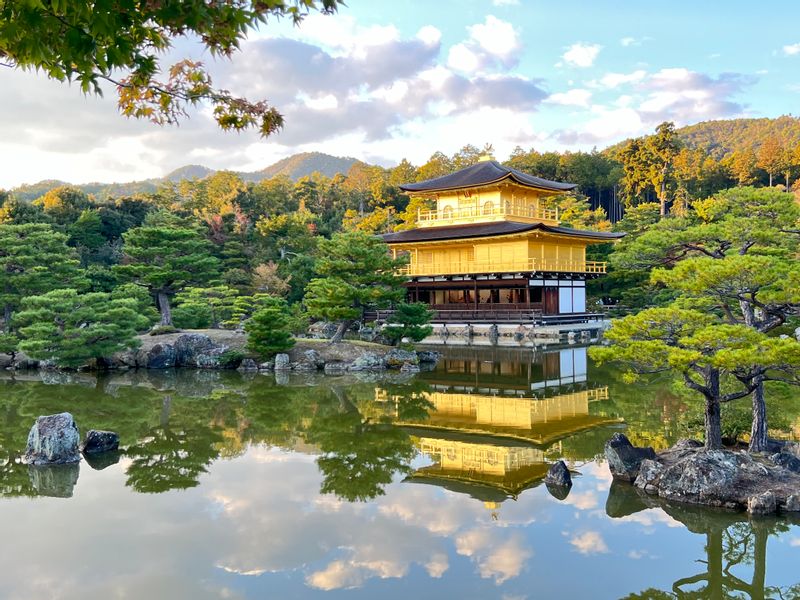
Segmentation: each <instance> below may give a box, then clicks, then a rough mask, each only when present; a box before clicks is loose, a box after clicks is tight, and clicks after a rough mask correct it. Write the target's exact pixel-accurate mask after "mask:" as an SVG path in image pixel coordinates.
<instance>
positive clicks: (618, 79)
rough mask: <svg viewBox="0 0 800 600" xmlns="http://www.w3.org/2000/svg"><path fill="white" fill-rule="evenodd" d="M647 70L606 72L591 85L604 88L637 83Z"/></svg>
mask: <svg viewBox="0 0 800 600" xmlns="http://www.w3.org/2000/svg"><path fill="white" fill-rule="evenodd" d="M646 75H647V72H646V71H644V70H643V69H639V70H636V71H633V72H631V73H606V74H605V75H603V76H602V77H601V78H600V79H599V80H598V81H596V82H592V84H593V85H595V86H598V87H604V88H615V87H619V86H621V85H624V84H630V83H638V82H640V81H642V80H643V79H644V78H645V76H646Z"/></svg>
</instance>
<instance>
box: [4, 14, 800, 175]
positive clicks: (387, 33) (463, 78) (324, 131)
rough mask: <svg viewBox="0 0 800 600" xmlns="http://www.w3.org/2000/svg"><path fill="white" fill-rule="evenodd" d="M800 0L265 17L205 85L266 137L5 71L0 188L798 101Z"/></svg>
mask: <svg viewBox="0 0 800 600" xmlns="http://www.w3.org/2000/svg"><path fill="white" fill-rule="evenodd" d="M799 21H800V4H795V3H793V2H788V1H786V2H762V3H746V2H741V1H736V2H711V1H705V2H703V1H700V0H695V1H694V2H686V1H674V2H632V1H627V2H589V1H577V0H563V1H559V2H553V1H548V2H545V1H529V0H519V1H514V0H472V1H469V2H456V1H446V0H441V1H438V2H411V1H406V2H388V1H383V0H380V1H371V2H365V1H363V0H361V1H359V0H351V1H350V2H349V6H347V7H343V8H342V9H341V10H340V12H339V14H338V15H335V16H330V17H327V16H321V15H315V16H312V17H310V18H309V19H307V20H306V21H305V22H304V24H303V25H301V26H300V27H299V28H295V27H292V26H291V25H290V24H289V23H286V22H282V23H270V24H268V25H267V26H266V27H264V28H262V29H261V30H260V31H258V32H254V33H253V35H252V36H250V39H249V40H248V41H247V42H246V43H245V44H244V45H243V47H242V51H241V52H240V53H239V54H237V55H236V56H235V57H234V58H233V60H231V61H223V62H218V63H214V62H213V61H210V60H209V59H208V57H207V56H205V55H203V53H202V52H200V51H199V50H198V48H197V47H196V46H194V45H192V44H191V43H189V42H182V43H180V44H179V45H178V46H177V47H176V49H175V52H174V57H176V58H177V57H182V56H184V55H186V54H190V55H193V56H195V57H200V58H202V59H204V60H206V61H208V62H209V63H211V64H210V68H211V71H212V73H213V75H214V78H215V82H216V83H217V84H219V85H222V86H224V87H226V88H228V89H231V90H232V91H234V92H236V93H241V94H244V95H247V96H248V97H249V98H253V99H262V98H266V99H268V100H269V101H271V102H272V103H273V104H274V105H276V106H277V107H278V108H279V109H280V110H281V111H282V112H283V113H284V114H285V116H286V127H285V129H284V130H283V131H282V132H281V133H280V134H279V135H277V136H275V137H274V138H270V139H269V140H266V141H262V140H259V139H258V137H257V136H256V135H254V134H251V133H247V134H242V135H236V134H225V133H221V132H219V131H217V129H216V128H215V126H214V124H213V122H212V120H211V118H210V115H209V113H208V110H207V109H200V110H199V111H197V112H196V113H194V114H192V116H191V119H189V120H188V121H186V122H184V123H183V124H182V125H181V126H180V127H168V128H158V127H156V126H153V125H150V124H149V123H144V122H132V121H128V120H126V119H124V118H123V117H120V116H119V115H118V114H117V112H116V106H115V101H114V92H113V90H109V93H108V94H106V97H105V98H103V99H98V98H85V97H83V96H81V94H80V92H79V91H78V90H77V89H75V88H70V87H68V86H63V85H61V84H58V83H54V82H49V81H47V80H45V79H44V78H42V77H41V76H36V75H31V74H28V73H19V72H13V71H10V70H4V71H3V72H0V127H2V130H3V131H4V133H5V135H4V136H2V138H0V152H2V153H3V155H4V156H5V157H8V159H7V160H5V161H4V162H5V165H4V168H3V169H2V170H0V187H2V186H6V187H8V186H11V185H17V184H19V183H22V182H32V181H36V180H39V179H43V178H59V179H64V180H66V181H71V182H84V181H90V180H101V181H125V180H131V179H137V178H143V177H158V176H161V175H163V174H165V173H166V172H168V171H170V170H171V169H173V168H176V167H178V166H181V165H184V164H187V163H201V164H205V165H207V166H210V167H214V168H234V169H248V170H251V169H259V168H263V167H264V166H266V165H267V164H270V163H271V162H274V161H275V160H277V159H279V158H282V157H284V156H288V155H290V154H292V153H294V152H298V151H310V150H319V151H323V152H328V153H331V154H337V155H349V156H354V157H356V158H359V159H363V160H367V161H371V162H378V163H381V164H384V165H387V166H388V165H392V164H394V163H396V162H397V161H399V160H400V159H402V158H404V157H405V158H408V159H410V160H411V161H412V162H414V163H416V164H419V163H422V162H424V161H425V160H426V159H427V158H428V157H429V156H430V155H431V154H432V153H433V152H434V151H436V150H442V151H445V152H447V153H452V152H455V151H456V150H458V148H460V147H461V146H463V145H465V144H468V143H472V144H475V145H482V144H484V143H486V142H488V143H492V144H493V145H494V147H495V149H496V155H497V157H498V158H500V159H503V158H505V157H506V156H507V155H508V153H509V152H510V151H511V150H512V149H513V148H514V147H515V146H517V145H520V146H522V147H524V148H531V147H534V148H537V149H540V150H561V151H564V150H581V149H590V148H592V147H594V146H596V147H598V148H602V147H605V146H607V145H609V144H612V143H615V142H617V141H619V140H621V139H625V138H627V137H630V136H635V135H641V134H643V133H647V132H649V131H652V129H653V128H654V127H655V125H657V124H658V123H659V122H661V121H663V120H673V121H675V122H676V123H678V124H679V125H685V124H689V123H695V122H698V121H703V120H708V119H718V118H734V117H740V116H753V117H759V116H770V117H774V116H778V115H781V114H790V113H792V112H797V111H796V109H795V106H796V105H797V103H798V101H800V30H798V29H797V28H796V27H795V26H794V24H795V23H797V22H799Z"/></svg>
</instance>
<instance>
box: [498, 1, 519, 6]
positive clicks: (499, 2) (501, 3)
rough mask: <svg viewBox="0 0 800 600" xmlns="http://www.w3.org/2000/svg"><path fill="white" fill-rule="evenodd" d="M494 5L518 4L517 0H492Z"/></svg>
mask: <svg viewBox="0 0 800 600" xmlns="http://www.w3.org/2000/svg"><path fill="white" fill-rule="evenodd" d="M492 4H494V5H495V6H519V0H492Z"/></svg>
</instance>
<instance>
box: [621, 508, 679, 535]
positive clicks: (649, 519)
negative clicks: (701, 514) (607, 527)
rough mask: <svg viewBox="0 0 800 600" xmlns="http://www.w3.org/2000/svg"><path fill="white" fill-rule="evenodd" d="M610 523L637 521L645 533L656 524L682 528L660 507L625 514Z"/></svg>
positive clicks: (650, 531) (650, 530)
mask: <svg viewBox="0 0 800 600" xmlns="http://www.w3.org/2000/svg"><path fill="white" fill-rule="evenodd" d="M611 522H612V523H619V522H622V523H638V524H639V525H643V526H644V527H645V528H647V529H646V530H645V533H652V532H653V531H654V530H655V529H654V527H655V526H656V525H666V526H667V527H676V528H678V529H680V528H683V524H682V523H681V522H680V521H677V520H675V519H673V518H672V517H670V516H669V515H668V514H667V513H665V512H664V511H663V510H661V509H660V508H647V509H645V510H642V511H639V512H638V513H634V514H632V515H625V516H624V517H619V518H618V519H614V520H612V521H611Z"/></svg>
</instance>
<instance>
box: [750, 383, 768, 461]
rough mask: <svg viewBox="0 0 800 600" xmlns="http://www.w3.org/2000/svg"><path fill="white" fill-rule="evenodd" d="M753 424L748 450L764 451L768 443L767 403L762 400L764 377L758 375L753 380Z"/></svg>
mask: <svg viewBox="0 0 800 600" xmlns="http://www.w3.org/2000/svg"><path fill="white" fill-rule="evenodd" d="M753 383H754V384H755V386H756V389H755V390H753V424H752V426H751V428H750V448H749V450H750V452H766V451H767V444H768V441H769V440H768V437H767V434H768V431H767V405H766V402H765V400H764V378H763V377H762V376H760V375H759V376H758V377H756V378H755V379H754V380H753Z"/></svg>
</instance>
